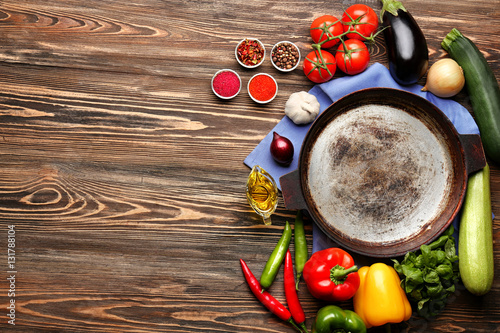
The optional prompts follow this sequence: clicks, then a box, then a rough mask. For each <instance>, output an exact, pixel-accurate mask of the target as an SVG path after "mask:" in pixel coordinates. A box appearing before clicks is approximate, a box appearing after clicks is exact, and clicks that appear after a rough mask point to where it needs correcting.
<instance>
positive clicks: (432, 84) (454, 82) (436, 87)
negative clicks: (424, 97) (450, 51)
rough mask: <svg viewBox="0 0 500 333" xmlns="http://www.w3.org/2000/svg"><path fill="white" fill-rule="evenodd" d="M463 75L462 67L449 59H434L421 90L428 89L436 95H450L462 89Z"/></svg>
mask: <svg viewBox="0 0 500 333" xmlns="http://www.w3.org/2000/svg"><path fill="white" fill-rule="evenodd" d="M464 84H465V77H464V72H463V70H462V67H460V66H459V65H458V63H457V62H456V61H455V60H453V59H451V58H445V59H440V60H438V61H436V62H435V63H434V64H433V65H432V66H431V68H429V72H428V73H427V82H426V83H425V87H423V88H422V91H430V92H431V93H433V94H434V95H436V96H438V97H445V98H446V97H452V96H455V95H456V94H458V93H459V92H460V90H462V88H463V87H464Z"/></svg>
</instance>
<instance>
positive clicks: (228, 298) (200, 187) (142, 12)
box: [0, 0, 500, 332]
mask: <svg viewBox="0 0 500 333" xmlns="http://www.w3.org/2000/svg"><path fill="white" fill-rule="evenodd" d="M353 3H354V1H350V0H344V1H303V2H297V1H286V0H285V1H268V0H263V1H259V2H257V1H247V0H245V1H243V0H235V1H220V0H214V1H180V0H170V1H159V0H131V1H125V2H124V1H114V0H106V1H96V0H85V1H83V0H67V1H60V0H59V1H57V0H47V1H36V0H16V1H12V0H5V1H2V2H1V3H0V133H1V140H0V248H1V250H0V251H1V252H2V253H3V255H2V259H1V265H0V267H2V268H1V274H0V276H1V280H2V281H3V282H2V283H1V284H0V331H2V332H3V331H8V330H15V331H19V332H45V331H61V332H64V331H66V332H293V331H294V330H293V329H292V328H291V327H290V326H288V324H286V323H283V322H281V321H280V320H279V319H278V318H277V317H276V316H274V315H272V314H270V313H269V312H268V311H267V310H266V309H265V308H264V307H263V306H262V305H261V304H260V303H259V302H258V301H257V300H256V299H255V297H254V296H253V295H252V294H251V293H250V291H249V289H248V287H247V285H246V283H245V281H244V279H243V276H242V273H241V269H240V265H239V259H240V258H243V259H245V260H246V261H247V263H248V264H249V266H250V268H251V269H253V270H254V272H255V273H256V275H257V276H258V275H259V274H260V272H261V270H262V268H263V266H264V264H265V261H266V260H267V258H268V256H269V254H270V253H271V251H272V249H273V248H274V245H275V244H276V242H277V240H278V239H279V237H280V236H281V232H282V230H283V225H284V223H285V221H287V220H288V221H293V219H294V217H295V212H294V211H288V210H286V209H285V207H284V204H283V201H282V200H281V199H280V202H279V206H278V210H277V212H276V213H275V215H274V216H273V221H274V222H273V225H272V226H264V225H263V224H262V223H261V222H260V219H259V217H258V216H257V215H256V214H255V213H253V211H252V210H251V208H250V206H249V205H248V203H247V201H246V197H245V182H246V178H247V175H248V173H249V171H250V170H249V168H248V167H246V166H245V165H244V164H243V160H244V158H245V157H246V156H247V155H248V154H249V153H250V152H251V151H252V150H253V149H254V147H255V146H256V145H257V144H258V143H259V142H260V141H261V140H262V139H263V138H264V136H265V135H266V134H267V133H268V132H269V131H270V130H271V129H272V128H273V127H274V126H275V125H276V124H277V123H278V122H279V121H280V120H281V119H282V117H283V116H284V104H285V102H286V100H287V99H288V97H289V96H290V94H291V93H293V92H297V91H300V90H308V89H310V88H311V87H312V86H313V84H312V83H311V82H310V81H308V80H307V78H305V76H304V74H303V73H302V70H301V69H298V70H295V71H294V72H292V73H286V74H283V73H278V72H277V71H276V70H275V69H274V68H273V67H272V65H271V63H270V62H269V60H268V59H267V60H266V62H265V63H264V64H263V65H262V66H261V67H259V69H258V70H245V69H244V68H242V67H240V66H239V65H238V64H237V63H236V60H235V58H234V48H235V45H236V43H237V42H238V41H239V40H241V39H242V38H244V37H248V36H251V37H256V38H259V39H261V40H262V41H263V42H264V44H265V46H266V48H267V50H268V52H269V50H270V47H271V46H272V45H273V44H274V43H276V42H278V41H280V40H290V41H293V42H295V43H296V44H297V45H298V46H299V48H300V49H301V51H302V53H303V54H304V53H306V52H308V51H309V50H310V49H311V47H310V45H311V38H310V37H309V33H308V28H309V26H310V24H311V22H312V20H313V19H314V18H316V17H318V16H321V15H323V14H332V15H335V16H337V17H340V16H341V14H342V10H343V9H345V8H347V7H348V6H349V5H351V4H353ZM360 3H365V4H368V5H370V6H371V7H373V8H374V9H375V11H376V12H377V13H379V11H380V9H381V7H382V6H381V3H380V2H379V1H375V0H371V1H364V2H363V1H360ZM404 4H405V6H406V8H407V9H408V10H409V11H410V12H411V13H412V14H413V16H414V17H415V19H416V20H417V22H418V23H419V25H420V27H421V28H422V30H423V31H424V33H425V36H426V38H427V43H428V46H429V54H430V61H431V63H433V62H435V61H436V60H437V59H439V58H441V57H444V56H445V55H446V54H445V52H444V51H443V49H442V48H441V47H440V42H441V40H442V39H443V38H444V36H445V35H446V34H447V33H448V32H449V31H450V30H451V29H452V28H458V29H459V30H460V31H461V32H462V33H464V34H465V35H466V36H468V37H469V38H470V39H472V40H473V41H474V42H475V43H476V45H477V46H478V47H479V49H480V50H481V51H482V52H483V54H484V55H485V57H486V59H487V60H488V63H489V64H490V66H491V67H492V69H493V71H494V73H495V75H496V77H497V79H498V78H499V77H500V63H499V59H500V42H499V39H498V35H499V32H500V31H499V29H498V27H499V23H500V13H499V10H500V3H499V1H498V0H494V1H462V0H445V1H440V2H438V3H436V2H435V1H430V0H425V1H414V0H406V1H404ZM386 57H387V54H386V48H385V42H384V40H383V37H382V35H380V36H379V37H377V39H376V43H375V45H374V47H373V49H372V58H371V63H374V62H379V63H382V64H383V65H385V66H387V58H386ZM222 68H231V69H234V70H236V71H237V72H238V73H239V74H240V75H241V77H242V79H243V82H244V84H246V82H247V81H248V79H249V78H250V77H251V76H252V75H253V74H255V73H257V72H267V73H270V74H272V75H274V76H275V78H276V79H277V81H278V83H279V94H278V96H277V98H276V99H275V100H274V101H273V102H272V103H270V104H268V105H258V104H256V103H254V102H252V101H251V100H250V98H249V97H248V95H247V93H246V92H245V91H242V92H241V93H240V95H238V96H237V97H236V98H235V99H233V100H231V101H222V100H220V99H218V98H217V97H216V96H215V95H214V94H213V93H212V91H211V89H210V80H211V78H212V75H213V74H214V73H215V72H216V71H217V70H219V69H222ZM341 76H342V74H340V73H337V74H336V75H335V77H341ZM419 83H420V84H423V83H425V77H424V78H422V79H421V81H420V82H419ZM454 99H455V100H456V101H458V102H459V103H461V104H462V105H464V106H465V107H466V108H467V109H468V110H469V111H471V112H472V108H471V105H470V102H469V98H468V95H467V92H466V91H462V92H461V93H460V94H459V95H458V96H456V97H454ZM490 165H491V195H492V209H493V212H494V213H496V214H497V217H496V218H495V220H494V238H495V244H494V251H495V265H496V268H495V273H496V277H497V278H496V280H495V282H494V284H493V287H492V289H491V291H490V293H488V294H487V295H485V296H484V297H475V296H472V295H471V294H470V293H469V292H468V291H466V290H465V288H464V287H463V286H461V285H459V286H458V287H457V292H456V294H455V295H454V296H453V297H452V298H450V302H449V304H448V306H447V307H446V309H445V310H444V311H443V312H442V313H441V314H440V315H439V316H438V317H437V318H435V319H434V320H430V321H427V320H424V319H422V318H419V317H417V316H415V315H414V316H413V317H412V318H411V319H410V320H409V321H408V322H407V323H405V324H402V325H393V331H404V332H500V330H499V328H498V327H499V326H500V282H499V281H500V280H499V279H498V276H500V244H499V241H500V219H499V217H498V216H499V215H500V167H499V165H495V164H494V163H492V161H490ZM306 222H307V223H306V234H307V239H308V244H309V247H311V245H312V225H311V223H310V221H306ZM9 235H15V238H14V239H15V254H14V253H12V255H9V256H8V255H7V251H8V246H9V244H10V243H11V242H9V243H8V236H9ZM11 239H12V238H11ZM291 249H292V250H293V246H291ZM8 257H11V258H13V259H9V258H8ZM9 260H10V261H9ZM12 260H15V263H14V266H12V267H10V268H9V266H8V263H12ZM11 271H14V272H11ZM12 275H14V277H15V282H14V281H12V280H8V278H10V277H11V276H12ZM282 281H283V278H282V274H279V275H278V277H277V281H276V282H275V285H273V287H272V288H271V292H272V294H273V295H274V296H275V297H276V298H277V299H278V300H280V301H282V302H285V300H284V292H283V288H282V284H281V283H282ZM10 282H14V285H15V296H9V287H10ZM299 297H300V299H301V302H302V305H303V307H304V309H305V312H306V316H307V324H308V326H309V327H311V325H312V321H313V319H314V317H315V314H316V312H317V310H318V309H319V308H320V307H321V306H322V305H324V304H325V303H323V302H320V301H317V300H315V299H314V298H312V296H310V294H309V293H308V291H307V289H306V288H305V285H304V284H302V288H301V289H300V293H299ZM11 301H15V309H14V311H15V313H14V314H15V321H12V317H10V318H9V316H8V314H10V313H12V311H11V310H10V309H7V307H9V306H10V304H11V303H10V302H11ZM340 305H342V306H344V307H346V308H349V307H350V306H352V303H349V302H346V303H342V304H340ZM8 321H11V323H12V322H14V323H15V326H13V325H11V324H9V322H8ZM371 331H377V330H376V329H374V330H371Z"/></svg>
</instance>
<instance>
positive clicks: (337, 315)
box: [312, 305, 366, 333]
mask: <svg viewBox="0 0 500 333" xmlns="http://www.w3.org/2000/svg"><path fill="white" fill-rule="evenodd" d="M312 331H313V333H332V332H351V333H366V326H365V323H364V322H363V319H361V317H360V316H358V315H357V314H356V312H354V311H350V310H343V309H341V308H339V307H338V306H336V305H327V306H325V307H322V308H321V309H319V311H318V313H317V314H316V319H315V320H314V323H313V327H312Z"/></svg>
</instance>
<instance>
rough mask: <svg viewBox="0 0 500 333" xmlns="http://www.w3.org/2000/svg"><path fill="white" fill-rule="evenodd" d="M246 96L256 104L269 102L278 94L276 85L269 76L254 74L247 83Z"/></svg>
mask: <svg viewBox="0 0 500 333" xmlns="http://www.w3.org/2000/svg"><path fill="white" fill-rule="evenodd" d="M247 89H248V94H249V95H250V97H251V98H252V99H253V100H254V101H255V102H257V103H261V104H265V103H269V102H271V101H272V100H273V99H274V97H276V95H277V94H278V83H277V82H276V80H275V79H274V78H273V77H272V76H271V75H269V74H266V73H260V74H255V75H254V76H252V78H251V79H250V80H249V81H248V86H247Z"/></svg>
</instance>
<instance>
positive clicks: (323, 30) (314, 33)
mask: <svg viewBox="0 0 500 333" xmlns="http://www.w3.org/2000/svg"><path fill="white" fill-rule="evenodd" d="M309 31H310V33H311V37H312V39H313V41H314V43H315V44H318V43H320V42H322V41H324V40H327V39H328V38H329V37H332V38H334V37H335V36H339V35H341V34H342V33H344V28H343V27H342V23H341V22H340V20H339V19H338V18H336V17H335V16H332V15H323V16H320V17H318V18H317V19H315V20H314V21H313V23H312V24H311V28H310V29H309ZM339 41H340V39H339V38H336V39H332V40H330V41H328V42H325V43H323V44H322V45H321V47H322V48H324V49H327V48H330V47H333V46H335V45H337V43H338V42H339Z"/></svg>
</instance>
